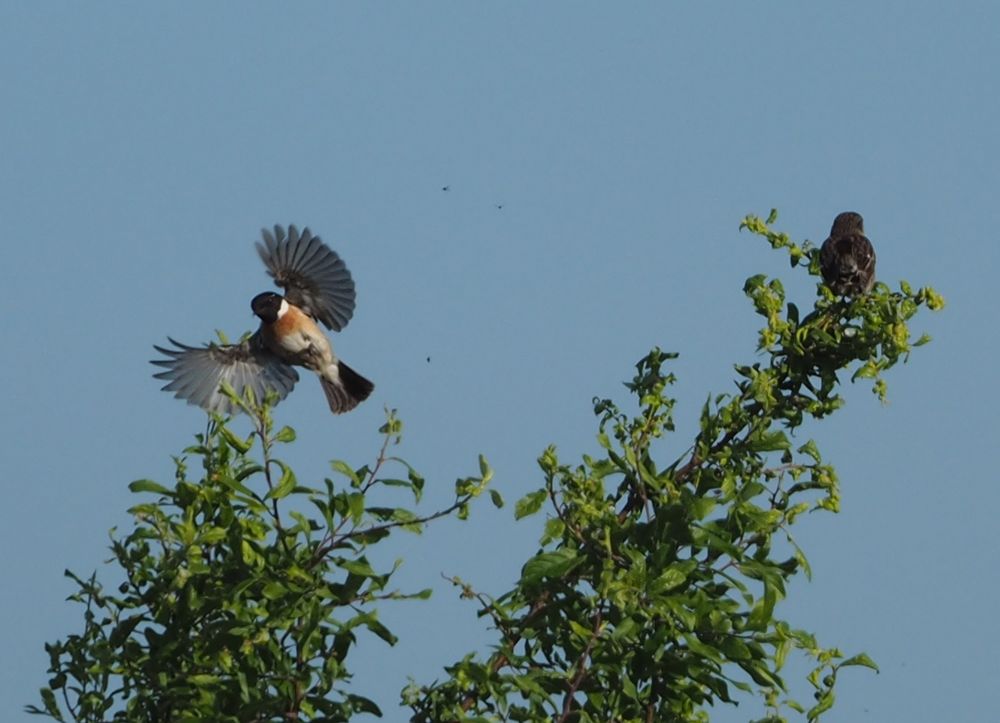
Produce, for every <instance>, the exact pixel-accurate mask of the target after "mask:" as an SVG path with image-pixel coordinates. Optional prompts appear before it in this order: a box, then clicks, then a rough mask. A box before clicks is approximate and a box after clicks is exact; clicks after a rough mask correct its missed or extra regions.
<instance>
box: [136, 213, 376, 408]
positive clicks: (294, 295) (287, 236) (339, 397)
mask: <svg viewBox="0 0 1000 723" xmlns="http://www.w3.org/2000/svg"><path fill="white" fill-rule="evenodd" d="M261 235H262V237H263V243H261V242H260V241H258V242H257V243H256V248H257V253H258V254H259V255H260V258H261V260H262V261H263V262H264V265H265V267H266V268H267V273H268V275H269V276H271V277H272V278H273V279H274V282H275V284H276V285H277V286H278V287H279V288H280V289H282V290H283V291H284V295H281V294H278V293H275V292H273V291H264V292H261V293H259V294H257V295H256V296H254V297H253V299H252V300H251V301H250V308H251V310H252V311H253V313H254V314H255V315H256V316H257V317H258V318H259V319H260V327H259V328H258V329H257V331H255V332H254V333H253V334H250V335H248V336H245V337H244V338H243V339H241V340H240V341H239V342H237V343H235V344H226V343H218V344H216V343H209V344H207V345H205V346H200V347H195V346H188V345H187V344H182V343H180V342H177V341H175V340H174V339H172V338H171V337H169V336H168V337H167V339H168V341H169V342H170V344H172V345H173V346H172V347H161V346H157V345H155V344H154V345H153V348H154V349H156V351H158V352H159V353H161V354H163V355H165V356H166V357H167V358H166V359H154V360H152V361H151V363H152V364H154V365H156V366H159V367H163V368H164V369H165V371H162V372H159V373H157V374H154V375H153V376H154V377H155V378H157V379H164V380H167V384H166V385H165V386H164V387H163V390H164V391H167V392H173V393H174V396H175V397H176V398H178V399H183V400H185V401H186V402H187V403H188V404H194V405H197V406H199V407H201V408H202V409H204V410H205V411H208V412H216V413H218V414H222V415H231V414H234V413H236V412H239V411H241V409H240V407H239V405H237V404H235V403H233V401H232V400H231V399H230V398H229V397H227V396H226V395H225V394H223V393H222V392H221V391H220V387H221V385H222V383H223V382H226V383H228V384H229V385H230V386H231V387H232V388H233V389H234V390H235V391H236V392H237V394H239V395H240V396H243V394H244V393H245V390H246V389H248V388H249V389H250V390H252V392H253V394H254V398H255V399H257V400H263V399H264V398H265V397H266V396H267V394H268V393H273V394H274V395H276V398H277V401H281V400H282V399H284V398H285V397H286V396H288V393H289V392H291V391H292V388H293V387H294V386H295V383H296V382H297V381H298V380H299V375H298V372H297V371H296V370H295V367H302V368H304V369H308V370H310V371H312V372H315V373H316V375H317V376H318V377H319V381H320V385H321V386H322V388H323V392H324V393H325V395H326V400H327V403H328V404H329V406H330V411H331V412H333V413H334V414H341V413H343V412H348V411H350V410H352V409H354V408H355V407H356V406H358V404H360V403H361V402H363V401H364V400H365V399H367V398H368V396H369V395H370V394H371V393H372V390H373V389H374V388H375V385H374V384H372V383H371V382H370V381H369V380H368V379H366V378H365V377H363V376H361V375H360V374H358V373H357V372H356V371H354V370H353V369H352V368H351V367H349V366H348V365H347V364H345V363H344V362H343V361H341V360H340V359H338V358H337V356H336V355H335V354H334V352H333V348H332V347H331V346H330V341H329V339H327V337H326V334H325V333H324V332H323V330H322V329H320V327H319V324H323V325H324V326H325V327H326V328H328V329H331V330H333V331H340V330H341V329H343V328H344V327H345V326H347V323H348V322H349V321H350V320H351V317H352V316H353V315H354V304H355V291H354V280H353V279H352V278H351V272H350V271H348V270H347V266H346V265H345V264H344V262H343V260H342V259H341V258H340V257H339V256H338V255H337V254H336V252H334V251H333V250H332V249H331V248H330V247H329V246H327V245H326V244H325V243H323V241H322V240H321V239H320V237H319V236H316V235H313V233H312V232H311V231H310V230H309V229H308V228H303V229H302V232H301V233H300V232H299V230H298V229H297V228H296V227H295V226H294V225H290V226H289V227H288V231H287V233H286V232H285V229H284V228H283V227H282V226H278V225H275V226H274V230H273V232H272V231H270V230H268V229H263V230H262V232H261Z"/></svg>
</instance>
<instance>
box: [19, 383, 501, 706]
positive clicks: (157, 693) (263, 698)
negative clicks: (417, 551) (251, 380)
mask: <svg viewBox="0 0 1000 723" xmlns="http://www.w3.org/2000/svg"><path fill="white" fill-rule="evenodd" d="M227 393H228V394H229V396H230V398H231V399H232V400H233V401H234V402H235V403H236V404H238V405H239V406H240V407H241V408H242V409H243V410H244V411H245V412H247V414H249V415H250V417H251V419H253V421H254V424H255V429H254V431H253V432H252V433H251V434H250V436H249V437H247V438H245V439H244V438H241V437H240V436H238V435H237V434H236V433H235V432H233V431H232V430H231V429H230V428H229V426H228V425H227V423H226V421H225V420H223V419H220V418H219V417H217V416H215V415H213V416H212V417H211V418H210V421H209V424H208V429H207V430H206V432H205V433H204V434H200V435H198V436H197V443H196V444H195V445H193V446H191V447H189V448H187V449H186V450H184V456H182V457H178V458H175V462H176V468H177V472H176V481H175V484H174V486H173V487H166V486H164V485H161V484H159V483H157V482H153V481H151V480H139V481H136V482H133V483H132V484H131V485H130V488H131V490H132V491H133V492H135V493H153V494H155V495H157V499H156V500H155V501H153V502H144V503H140V504H138V505H136V506H134V507H132V508H131V510H130V512H131V513H132V514H133V515H134V517H135V520H136V524H135V528H134V529H133V530H132V531H131V532H130V533H129V534H128V535H127V536H125V537H119V536H117V535H116V534H114V531H112V544H111V549H112V551H113V553H114V562H115V563H117V565H118V567H119V568H120V570H121V572H122V573H123V576H124V581H123V582H122V583H121V584H120V585H119V586H118V587H117V591H116V592H109V591H108V590H106V589H105V588H104V586H102V585H101V583H99V582H98V580H97V577H96V574H95V575H91V576H90V577H89V578H87V579H83V578H81V577H78V576H76V575H74V574H73V573H71V572H68V571H67V575H68V576H69V577H71V578H72V579H73V580H74V581H75V583H76V585H77V587H78V590H77V592H76V593H75V594H73V595H72V596H71V598H70V599H71V600H75V601H76V602H79V603H81V604H82V605H83V606H84V608H85V612H84V626H83V632H82V633H81V634H79V635H71V636H69V637H68V638H66V639H65V640H63V641H59V642H56V643H54V644H50V645H47V646H46V650H47V651H48V653H49V656H50V661H51V663H50V668H49V672H50V674H51V678H50V680H49V684H48V686H47V687H45V688H43V689H42V691H41V697H42V707H41V708H39V707H37V706H29V707H28V710H29V711H30V712H32V713H39V714H44V715H48V716H50V717H52V718H55V719H56V720H67V719H69V720H73V721H81V722H82V721H87V722H96V721H107V720H114V721H144V722H148V723H154V722H159V721H162V722H163V723H168V722H170V723H176V722H177V721H196V720H209V721H220V722H222V721H233V722H236V721H241V722H242V721H288V720H303V721H343V720H348V719H349V718H351V717H352V716H354V715H355V714H357V713H373V714H376V715H379V714H380V711H379V709H378V707H377V706H376V705H375V703H374V702H373V701H371V700H369V699H367V698H365V697H363V696H360V695H357V694H355V693H352V692H351V690H350V687H349V685H348V684H349V681H350V678H351V675H350V671H349V668H348V666H347V664H346V659H347V656H348V653H349V652H350V650H351V648H352V646H353V645H354V643H355V642H356V636H357V633H358V631H359V630H367V631H368V632H370V633H373V634H374V635H376V636H378V637H379V638H381V639H382V640H384V641H385V642H387V643H389V644H390V645H392V644H393V643H394V642H395V641H396V637H395V635H394V634H393V633H392V632H391V631H390V630H388V629H387V628H386V627H385V626H384V625H383V624H382V623H380V622H379V619H378V607H377V606H378V603H380V602H381V601H383V600H400V599H423V598H426V597H427V596H429V595H430V591H429V590H421V591H417V592H412V593H403V592H400V591H397V590H392V589H390V587H389V585H390V580H391V578H392V575H393V572H395V568H393V569H390V570H385V571H376V570H375V569H373V568H372V566H371V565H370V564H369V562H368V559H367V557H366V551H367V550H368V548H369V547H371V546H372V545H375V544H378V543H381V542H384V541H385V540H387V539H388V538H389V536H390V535H391V534H392V533H393V532H395V531H397V530H405V531H409V532H420V531H421V530H422V529H423V528H424V527H425V525H427V524H428V523H429V522H430V521H432V520H434V519H437V518H441V517H444V516H446V515H452V514H454V515H457V516H458V517H460V518H463V519H464V518H465V517H466V516H467V514H468V509H469V503H470V502H471V501H472V500H473V499H474V498H476V497H477V496H479V495H480V494H481V493H482V492H483V491H484V490H485V489H486V487H487V484H488V482H489V479H490V477H491V476H492V471H491V470H490V468H489V465H488V464H487V462H486V460H485V459H482V458H480V461H479V465H480V476H478V477H469V478H465V479H460V480H458V481H457V482H456V483H455V499H454V502H453V504H451V506H449V507H448V508H446V509H443V510H439V511H437V512H435V513H433V514H429V515H425V516H420V515H418V514H417V513H416V512H414V511H412V510H410V509H408V508H407V507H385V506H378V505H374V504H372V502H371V501H370V499H371V497H372V494H373V493H374V492H376V491H377V490H378V489H379V488H386V489H387V490H389V491H391V490H393V489H396V488H401V489H402V490H405V491H408V492H409V493H411V494H412V496H413V499H414V501H415V502H419V500H420V497H421V491H422V490H423V486H424V479H423V477H421V476H420V474H419V473H418V472H417V471H416V470H414V469H413V468H412V467H410V466H409V465H408V464H407V463H406V462H405V461H404V460H402V459H400V458H399V457H395V456H390V455H389V450H390V447H391V446H393V445H395V444H398V443H399V440H400V435H401V432H402V422H401V421H400V420H399V419H398V418H397V417H396V415H395V413H393V412H388V413H387V417H388V419H387V421H386V423H385V425H383V426H382V428H381V429H380V430H379V431H380V433H381V434H382V438H383V440H382V446H381V449H380V451H379V453H378V455H377V458H376V459H375V461H374V463H372V464H371V465H370V466H368V465H366V466H363V467H361V468H359V469H355V468H353V467H352V466H350V465H348V464H347V463H346V462H343V461H339V460H338V461H334V462H332V463H331V465H332V468H333V470H334V471H335V472H336V473H338V474H339V475H340V476H341V477H342V478H343V479H344V480H346V484H339V485H338V484H335V483H334V482H333V480H331V479H325V480H323V486H322V487H320V488H317V487H308V486H304V485H301V484H299V482H298V481H297V479H296V477H295V474H294V472H293V471H292V469H291V468H290V467H289V466H288V465H286V464H285V463H284V462H282V461H281V460H280V459H278V458H276V457H275V456H274V450H275V446H276V445H277V444H283V443H289V442H292V441H294V439H295V432H294V431H293V430H292V429H291V428H290V427H284V428H282V429H281V430H279V431H278V432H274V429H273V422H272V417H271V409H270V404H268V403H260V404H259V403H257V402H256V401H255V400H254V399H252V397H251V398H246V399H241V398H240V397H239V396H237V395H236V394H235V393H234V392H233V390H231V389H230V390H227ZM255 449H256V455H254V454H253V452H254V451H255ZM194 459H197V460H200V465H199V466H200V468H201V471H200V473H199V478H198V479H197V480H192V479H191V478H190V476H189V475H190V468H191V467H192V466H193V465H192V464H191V461H192V460H194ZM392 468H395V469H398V470H401V472H402V474H401V475H400V476H398V477H394V476H392V473H391V472H388V471H387V470H388V469H392ZM383 496H384V495H383ZM494 498H495V500H496V501H497V503H499V502H500V500H499V497H497V496H495V497H494ZM299 500H305V501H307V502H308V503H309V505H311V507H312V508H313V512H312V514H311V515H309V514H306V512H305V511H304V510H303V509H297V508H296V506H295V504H294V503H295V502H296V501H299ZM300 507H302V506H301V505H300ZM306 509H308V507H306Z"/></svg>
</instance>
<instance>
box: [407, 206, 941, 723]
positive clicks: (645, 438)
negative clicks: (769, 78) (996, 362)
mask: <svg viewBox="0 0 1000 723" xmlns="http://www.w3.org/2000/svg"><path fill="white" fill-rule="evenodd" d="M775 218H776V214H775V212H773V211H772V213H771V216H770V217H769V218H768V219H767V220H766V221H765V220H762V219H760V218H757V217H754V216H748V217H747V218H746V219H745V220H744V221H743V224H742V225H741V228H746V229H748V230H749V231H751V232H752V233H754V234H756V235H760V236H763V237H764V238H766V239H767V241H768V242H769V243H770V244H771V245H772V246H773V247H774V248H776V249H784V250H785V251H786V252H787V253H788V254H789V259H790V261H791V265H792V267H793V268H796V267H799V268H801V269H804V270H805V271H807V272H808V273H810V274H811V275H813V276H818V275H819V268H818V267H819V259H818V250H817V249H816V248H814V247H812V246H811V245H809V244H808V243H806V244H803V245H801V246H800V245H798V244H795V243H793V242H792V241H791V240H790V239H789V238H788V237H787V236H786V235H785V234H781V233H777V232H775V231H772V230H771V228H770V224H772V223H773V222H774V220H775ZM744 290H745V292H746V294H747V296H748V297H749V298H750V299H751V301H752V303H753V305H754V308H755V309H756V311H757V313H758V314H760V315H761V316H762V317H763V318H764V319H765V321H766V324H765V325H764V327H763V328H762V329H761V330H760V336H759V346H758V351H759V352H760V353H761V355H762V356H763V358H764V359H765V360H766V361H765V362H757V363H753V364H750V365H739V366H737V367H736V373H737V374H738V377H739V378H738V380H737V391H736V393H732V394H719V395H717V396H714V397H710V398H709V399H708V401H706V403H705V405H704V407H703V409H702V411H701V416H700V431H699V432H698V433H697V436H696V438H695V440H694V442H693V444H691V446H690V447H688V448H687V449H686V450H685V451H684V452H683V453H682V454H680V455H679V456H677V455H676V454H669V453H667V452H665V451H664V449H663V447H664V444H665V442H664V441H663V438H664V437H666V436H667V435H668V434H669V433H670V432H673V431H674V421H673V416H672V415H673V407H674V399H673V398H671V397H670V395H669V391H670V385H672V384H673V383H674V382H675V377H674V375H673V374H672V373H671V372H670V371H669V363H670V361H671V360H673V359H674V358H675V357H676V355H675V354H670V353H665V352H662V351H660V350H659V349H654V350H653V351H652V352H650V353H649V354H648V355H647V356H646V357H644V358H643V359H642V360H640V361H639V363H638V364H637V366H636V374H635V377H634V378H633V380H632V381H631V382H630V383H628V384H627V385H626V386H627V387H628V389H629V391H630V392H631V393H632V395H633V396H634V397H635V399H636V401H637V402H638V405H639V408H640V411H639V412H638V414H635V415H633V416H630V415H628V414H626V413H624V412H623V411H622V410H621V408H620V407H619V406H618V405H617V404H615V403H614V402H613V401H611V400H609V399H596V400H595V403H594V411H595V414H596V415H597V417H598V420H599V421H598V435H597V441H598V444H599V446H600V452H599V453H598V454H596V455H594V456H590V455H584V456H583V460H582V463H580V464H576V465H570V464H567V463H565V462H563V461H562V460H561V459H560V457H559V455H558V454H557V452H556V449H555V448H554V447H549V448H548V449H546V450H545V451H544V452H543V453H542V455H541V457H540V458H539V460H538V464H539V467H540V468H541V471H542V475H543V478H544V484H543V486H542V487H541V488H540V489H538V490H537V491H534V492H531V493H530V494H528V495H527V496H525V497H524V498H523V499H521V500H520V501H519V502H518V503H517V505H516V509H515V514H516V516H517V517H518V518H521V517H525V516H527V515H531V514H534V513H537V512H538V511H539V510H541V509H542V507H543V506H547V508H548V509H549V510H550V516H549V518H548V519H547V521H546V523H545V527H544V533H543V535H542V538H541V548H540V550H539V552H538V553H537V554H536V555H535V556H533V557H532V558H531V559H529V560H528V561H527V562H526V563H525V564H524V566H523V568H522V571H521V577H520V580H519V581H518V583H517V584H516V586H515V587H514V588H513V589H511V590H509V591H508V592H506V593H504V594H502V595H500V596H499V597H496V598H494V597H491V596H489V595H487V594H485V593H482V592H477V591H476V590H475V589H474V588H473V587H472V585H470V584H468V583H466V582H464V581H462V580H461V579H459V578H454V579H453V582H454V583H455V585H457V586H458V587H459V588H460V590H461V594H462V595H463V596H464V597H467V598H470V599H472V600H474V601H476V602H477V604H478V607H479V611H480V615H482V616H485V617H487V618H488V619H489V620H490V621H491V624H492V626H493V628H495V630H496V632H497V640H496V643H495V646H494V647H495V650H494V652H493V653H492V655H490V656H489V657H488V658H486V659H482V658H481V657H480V656H478V655H476V654H469V655H467V656H465V657H464V658H462V659H461V660H460V661H458V662H456V663H455V664H454V665H452V666H450V667H448V668H446V672H447V673H448V678H447V679H446V680H444V681H441V682H434V683H432V684H429V685H424V686H419V685H417V684H416V683H413V684H411V685H410V686H408V687H407V688H406V689H405V690H404V691H403V701H404V703H405V704H407V705H409V706H410V707H411V709H412V711H413V717H412V720H413V721H418V722H421V723H423V722H426V723H437V722H439V721H452V720H476V721H494V720H513V721H540V720H553V721H574V722H584V721H705V720H708V713H707V711H706V706H709V705H714V704H717V703H720V702H721V703H730V702H733V701H734V700H735V697H737V696H738V695H740V694H739V693H737V691H742V692H743V694H744V695H745V694H751V695H756V696H759V697H761V698H762V699H763V701H764V702H765V704H766V707H767V711H768V714H767V718H765V719H764V720H766V721H783V720H785V718H784V717H783V715H784V712H785V711H786V710H788V709H790V710H793V711H798V712H800V713H804V714H805V716H806V717H807V718H808V720H810V721H814V720H817V719H819V718H820V716H821V715H822V713H824V712H825V711H826V710H828V709H829V708H830V707H831V706H832V705H833V703H834V686H835V683H836V679H837V676H838V673H839V671H840V670H841V669H843V668H845V667H849V666H865V667H869V668H875V664H874V662H873V661H872V660H871V659H870V658H869V657H868V656H866V655H864V654H857V655H851V656H845V655H844V654H843V653H841V652H840V651H839V650H837V649H836V648H824V647H822V646H821V645H820V644H819V643H818V642H817V641H816V639H815V637H814V636H813V635H812V634H811V633H809V632H806V631H804V630H799V629H795V628H793V627H792V626H791V625H790V624H789V623H788V622H786V621H784V620H781V619H780V618H779V617H777V616H776V614H775V607H776V605H777V603H778V602H779V601H780V600H781V599H782V598H783V597H784V596H785V593H786V589H787V584H788V582H789V580H790V579H791V578H793V577H795V576H796V575H798V574H802V573H804V574H806V575H807V576H808V575H809V566H808V562H807V560H806V557H805V555H804V554H803V552H802V550H800V549H799V547H798V546H797V545H796V544H795V541H794V539H793V537H792V534H791V527H792V525H793V524H794V523H795V522H797V521H799V520H800V519H802V518H803V514H804V513H806V512H810V511H828V512H837V511H838V509H839V499H840V498H839V488H838V482H837V475H836V473H835V471H834V469H833V467H831V466H830V465H829V464H826V463H825V462H824V461H823V458H822V456H821V454H820V451H819V448H818V446H817V445H816V443H815V442H814V441H812V440H809V441H806V442H805V443H803V444H793V442H792V439H791V438H790V436H789V432H790V431H791V430H795V429H796V428H797V427H799V426H800V425H802V424H803V422H804V421H805V420H806V419H807V418H822V417H825V416H826V415H828V414H831V413H832V412H834V411H836V410H837V409H838V408H839V407H840V406H841V405H842V404H843V400H842V398H841V396H840V395H839V394H838V386H839V380H838V373H840V372H844V371H847V372H849V373H850V374H851V379H852V380H856V379H871V380H872V389H873V391H874V392H875V393H876V394H877V396H878V397H879V398H880V399H883V400H884V399H885V397H886V383H885V380H884V378H883V374H884V372H886V371H887V370H888V369H890V368H891V367H892V366H894V365H895V364H896V363H897V362H898V361H899V360H901V359H902V360H906V359H907V358H908V356H909V353H910V350H911V348H912V347H915V346H920V345H921V344H923V343H925V342H926V341H928V338H927V337H926V336H922V337H920V338H919V339H917V340H915V341H911V337H910V332H909V329H908V326H907V322H908V321H909V320H910V319H911V318H912V317H913V315H914V314H915V313H916V311H917V310H918V308H919V307H920V306H927V307H929V308H930V309H932V310H934V309H939V308H941V307H942V306H943V301H942V299H941V297H940V296H939V295H938V294H936V293H935V292H934V291H933V290H932V289H929V288H925V289H920V290H919V291H917V292H914V291H913V290H912V289H911V287H910V286H909V285H908V284H907V283H905V282H903V283H901V284H900V290H899V291H895V292H894V291H890V289H889V288H888V286H886V285H885V284H883V283H878V284H876V286H875V288H874V290H873V291H872V292H871V293H870V294H868V295H865V296H862V297H859V298H854V299H838V298H835V297H834V295H833V294H832V292H831V291H830V290H829V289H828V288H827V287H826V286H824V285H823V284H822V283H819V284H817V295H818V299H817V301H816V303H815V307H814V309H813V310H812V311H811V312H810V313H809V314H808V315H807V316H805V317H804V318H803V317H802V315H801V314H800V312H799V309H798V308H797V307H796V306H795V304H792V303H787V304H786V299H785V293H784V289H783V287H782V284H781V282H780V281H778V280H777V279H768V278H766V277H765V276H754V277H752V278H750V279H748V280H747V283H746V286H745V288H744ZM664 457H665V458H666V461H665V462H664V461H661V459H662V458H664ZM792 650H798V651H801V652H803V653H804V654H806V655H807V656H809V657H811V658H812V659H813V660H814V664H815V668H814V670H813V672H812V673H811V674H810V675H809V676H808V679H809V681H810V682H811V683H812V685H813V687H814V688H815V692H814V698H815V699H814V701H813V703H812V704H811V706H810V707H808V708H807V707H806V706H804V705H802V704H800V703H799V702H797V701H795V700H792V699H790V698H789V697H788V694H787V689H786V684H785V681H784V680H783V678H782V670H783V667H784V665H785V662H786V658H787V656H788V654H789V653H790V652H791V651H792Z"/></svg>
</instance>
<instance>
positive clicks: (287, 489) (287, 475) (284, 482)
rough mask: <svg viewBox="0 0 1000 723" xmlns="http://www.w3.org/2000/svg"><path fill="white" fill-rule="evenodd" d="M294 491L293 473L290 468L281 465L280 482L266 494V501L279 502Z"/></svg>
mask: <svg viewBox="0 0 1000 723" xmlns="http://www.w3.org/2000/svg"><path fill="white" fill-rule="evenodd" d="M294 489H295V473H294V472H292V468H291V467H287V466H285V465H282V470H281V480H280V481H279V482H278V485H277V487H275V488H274V489H272V490H271V491H269V492H268V493H267V499H272V500H280V499H281V498H283V497H287V496H288V495H290V494H291V493H292V490H294Z"/></svg>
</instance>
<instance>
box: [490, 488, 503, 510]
mask: <svg viewBox="0 0 1000 723" xmlns="http://www.w3.org/2000/svg"><path fill="white" fill-rule="evenodd" d="M490 500H491V501H492V502H493V506H494V507H496V508H497V509H500V508H501V507H503V497H502V496H501V495H500V493H499V492H497V491H496V490H490Z"/></svg>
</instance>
